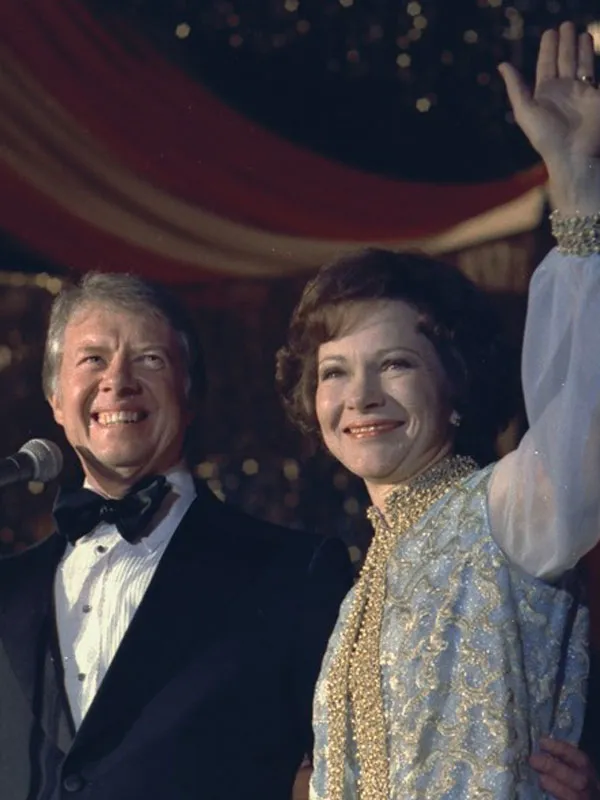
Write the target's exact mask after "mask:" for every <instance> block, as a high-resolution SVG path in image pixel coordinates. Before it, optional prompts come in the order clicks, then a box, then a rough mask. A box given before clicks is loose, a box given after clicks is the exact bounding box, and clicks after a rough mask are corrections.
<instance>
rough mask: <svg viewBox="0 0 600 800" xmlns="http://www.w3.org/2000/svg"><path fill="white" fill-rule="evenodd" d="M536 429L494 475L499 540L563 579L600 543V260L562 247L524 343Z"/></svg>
mask: <svg viewBox="0 0 600 800" xmlns="http://www.w3.org/2000/svg"><path fill="white" fill-rule="evenodd" d="M522 373H523V374H522V377H523V391H524V394H525V406H526V410H527V417H528V421H529V426H530V427H529V431H528V432H527V434H526V435H525V436H524V437H523V440H522V441H521V443H520V445H519V447H518V448H517V449H516V450H515V451H514V452H513V453H510V454H509V455H507V456H506V457H505V458H503V459H501V460H500V461H499V462H498V463H497V464H496V466H495V467H494V470H493V472H492V478H491V482H490V488H489V497H488V500H489V512H490V522H491V529H492V535H493V536H494V538H495V539H496V541H497V542H498V544H499V545H500V547H502V549H503V550H504V552H505V553H506V554H507V556H508V557H509V558H510V559H511V561H513V562H514V563H516V564H517V565H519V566H520V567H522V568H523V569H524V570H526V571H527V572H528V573H530V574H531V575H534V576H536V577H540V578H545V579H549V580H551V579H553V578H556V577H558V576H559V575H560V574H561V573H562V572H564V571H566V570H567V569H570V568H571V567H573V566H574V565H575V564H576V563H577V561H579V559H580V558H581V557H582V556H583V555H584V554H585V553H586V552H588V550H591V548H592V547H593V546H594V545H595V544H596V542H598V540H599V539H600V255H593V256H590V257H587V258H579V257H575V256H565V255H561V254H560V253H559V252H558V251H557V250H553V251H552V252H551V253H550V254H549V255H548V256H547V257H546V258H545V260H544V261H543V262H542V264H541V265H540V266H539V267H538V269H537V270H536V272H535V274H534V276H533V278H532V281H531V287H530V292H529V306H528V312H527V322H526V326H525V339H524V344H523V366H522Z"/></svg>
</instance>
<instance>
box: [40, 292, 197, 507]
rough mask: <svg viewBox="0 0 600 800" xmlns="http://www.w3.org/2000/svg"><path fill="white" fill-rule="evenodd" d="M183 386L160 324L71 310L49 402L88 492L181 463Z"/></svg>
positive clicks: (120, 312)
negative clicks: (60, 359)
mask: <svg viewBox="0 0 600 800" xmlns="http://www.w3.org/2000/svg"><path fill="white" fill-rule="evenodd" d="M185 385H186V375H185V369H184V364H183V358H182V353H181V348H180V345H179V342H178V340H177V336H176V334H175V333H174V331H173V330H172V329H171V328H170V327H169V326H168V325H167V323H166V322H165V321H164V320H162V319H160V318H158V317H155V316H154V315H152V314H151V313H131V312H129V311H126V310H124V309H119V308H118V307H115V308H110V307H106V306H100V305H97V304H88V305H85V306H83V307H82V308H80V309H79V310H78V311H76V312H75V314H74V316H73V317H72V318H71V320H70V321H69V322H68V323H67V326H66V329H65V334H64V341H63V356H62V362H61V366H60V370H59V373H58V376H57V381H56V389H55V393H54V395H53V396H52V397H51V398H50V405H51V407H52V410H53V412H54V418H55V420H56V421H57V422H58V424H59V425H62V427H63V428H64V430H65V434H66V437H67V439H68V441H69V443H70V444H71V446H72V447H73V448H74V449H75V451H76V453H77V455H78V457H79V460H80V461H81V464H82V466H83V469H84V472H85V474H86V477H87V479H88V481H89V482H90V484H91V485H92V487H94V488H96V489H99V490H101V491H102V492H103V493H105V494H111V495H119V494H122V493H123V492H124V491H126V490H127V488H128V487H129V486H131V485H132V484H133V483H135V482H136V481H137V480H139V479H140V478H141V477H143V476H145V475H149V474H159V473H161V474H162V473H164V472H166V471H167V470H168V469H170V468H171V467H173V466H175V465H176V464H177V463H179V462H180V461H181V458H182V450H183V440H184V436H185V432H186V429H187V426H188V425H189V423H190V421H191V417H192V415H191V411H190V408H189V404H188V402H187V400H186V393H185Z"/></svg>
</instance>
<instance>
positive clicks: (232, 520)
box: [199, 484, 339, 559]
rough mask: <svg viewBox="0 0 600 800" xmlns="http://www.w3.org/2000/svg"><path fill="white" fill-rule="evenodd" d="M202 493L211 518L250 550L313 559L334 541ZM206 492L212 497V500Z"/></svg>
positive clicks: (207, 490)
mask: <svg viewBox="0 0 600 800" xmlns="http://www.w3.org/2000/svg"><path fill="white" fill-rule="evenodd" d="M199 489H200V493H201V495H202V499H204V502H203V503H202V505H203V506H205V507H206V505H210V508H211V516H212V517H213V520H215V521H216V522H217V524H218V526H219V527H222V528H224V529H225V530H227V531H228V532H229V533H230V534H231V535H232V536H235V537H236V538H237V539H238V540H239V541H240V542H244V541H245V542H247V543H248V545H249V546H250V547H253V548H257V547H258V548H259V549H261V550H266V551H271V552H279V553H281V554H282V555H283V554H285V553H289V554H292V555H293V556H295V557H296V558H302V557H304V558H308V559H310V558H311V557H312V556H313V555H314V554H315V553H316V552H317V551H318V550H319V549H320V548H321V547H323V545H325V543H326V542H331V541H333V539H332V538H330V537H325V536H322V535H320V534H318V533H314V532H312V531H306V530H298V529H296V528H289V527H285V526H283V525H279V524H277V523H275V522H270V521H268V520H265V519H261V518H259V517H256V516H254V515H252V514H250V513H248V512H247V511H245V510H244V509H242V508H240V507H239V506H236V505H233V504H232V503H230V502H228V501H227V500H221V499H219V498H218V497H216V496H215V495H214V494H213V493H212V492H211V491H210V489H208V487H206V486H205V485H204V484H202V485H201V486H199ZM207 492H209V493H210V495H211V497H210V498H208V496H207V494H206V493H207ZM336 541H337V540H336ZM338 544H339V542H338Z"/></svg>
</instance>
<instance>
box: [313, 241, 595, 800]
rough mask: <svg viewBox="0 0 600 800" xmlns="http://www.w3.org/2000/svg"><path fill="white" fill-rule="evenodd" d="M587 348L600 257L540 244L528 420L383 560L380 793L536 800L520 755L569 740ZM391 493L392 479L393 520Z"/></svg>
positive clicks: (412, 799) (322, 700)
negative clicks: (543, 251) (548, 739)
mask: <svg viewBox="0 0 600 800" xmlns="http://www.w3.org/2000/svg"><path fill="white" fill-rule="evenodd" d="M599 354H600V257H598V256H591V257H589V258H575V257H569V256H563V255H560V254H559V253H558V252H557V251H553V252H552V253H551V254H550V255H549V256H548V257H547V258H546V259H545V261H544V262H543V264H542V265H541V266H540V267H539V268H538V270H537V271H536V273H535V275H534V279H533V281H532V287H531V291H530V304H529V315H528V321H527V329H526V335H525V344H524V358H523V382H524V390H525V397H526V405H527V412H528V417H529V422H530V426H531V427H530V430H529V432H528V433H527V435H526V436H525V437H524V439H523V441H522V442H521V444H520V446H519V448H518V449H517V450H516V451H515V452H514V453H512V454H510V455H509V456H507V457H505V458H504V459H502V460H501V461H499V462H498V463H497V464H496V465H494V466H491V467H488V468H486V469H484V470H480V471H478V472H475V473H473V474H472V475H471V476H469V477H468V478H466V479H464V480H463V481H462V482H461V483H460V485H459V486H458V488H455V489H452V490H450V491H449V492H448V493H447V494H446V495H445V496H444V497H443V498H442V499H441V500H438V501H437V502H436V503H435V504H434V505H433V506H432V507H431V508H430V509H429V510H428V511H427V512H426V513H425V515H424V516H423V517H421V519H420V520H419V522H418V523H417V524H416V525H415V526H414V527H413V528H412V529H411V530H410V531H408V533H404V534H402V536H399V537H398V539H397V541H396V544H395V547H394V549H393V552H392V555H391V557H390V558H389V561H388V564H387V577H386V599H385V603H384V613H383V624H382V631H381V637H380V675H381V687H382V699H383V710H384V716H385V723H386V731H387V752H388V768H389V786H390V800H534V798H535V800H538V799H539V798H543V797H545V796H546V795H544V793H543V792H542V790H541V789H540V788H539V785H538V782H537V778H536V776H535V773H534V772H533V770H532V769H531V768H530V767H529V765H528V758H529V756H530V754H531V753H532V752H533V751H535V749H536V744H537V742H538V741H539V739H540V737H541V736H548V735H550V736H556V737H560V738H562V739H565V740H567V741H570V742H573V743H576V742H577V741H578V739H579V736H580V733H581V727H582V722H583V715H584V711H585V690H586V679H587V670H588V654H587V627H588V615H587V610H586V609H585V607H584V605H583V604H582V603H581V597H580V594H579V589H578V581H577V580H576V576H575V573H574V569H573V568H574V567H575V565H576V564H577V561H578V560H579V559H580V558H581V556H582V555H583V554H584V553H585V552H587V551H588V550H589V549H591V547H592V546H593V545H594V544H595V543H596V541H597V540H598V538H600V355H599ZM394 502H395V497H394V492H393V491H392V493H391V494H390V495H388V497H387V498H386V518H387V520H388V524H390V525H391V526H392V527H393V525H394ZM371 519H372V521H373V522H374V524H375V526H377V525H379V524H386V523H385V521H384V517H383V515H382V514H378V513H374V512H372V513H371ZM352 594H353V593H352V592H351V593H350V595H349V596H348V597H347V598H346V600H345V602H344V605H343V606H342V609H341V612H340V616H339V619H338V622H337V625H336V628H335V630H334V633H333V635H332V638H331V640H330V643H329V647H328V650H327V653H326V655H325V658H324V661H323V666H322V670H321V676H320V678H319V682H318V685H317V690H316V695H315V701H314V731H315V750H314V772H313V777H312V781H311V798H312V800H327V798H328V769H327V768H328V728H327V686H328V672H329V669H330V666H331V662H332V658H333V657H334V655H335V653H336V648H337V646H338V643H339V640H340V634H341V632H342V630H343V628H344V625H345V619H346V617H347V614H348V611H349V608H350V604H351V602H352ZM348 732H349V735H348V736H347V748H346V759H345V784H344V800H356V799H357V798H359V797H360V794H359V791H358V788H357V781H358V779H359V773H360V768H359V765H358V762H357V758H356V753H355V745H354V744H353V741H352V717H351V713H350V712H348Z"/></svg>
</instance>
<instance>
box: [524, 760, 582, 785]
mask: <svg viewBox="0 0 600 800" xmlns="http://www.w3.org/2000/svg"><path fill="white" fill-rule="evenodd" d="M529 763H530V764H531V766H532V767H533V768H534V770H535V771H536V772H539V773H540V776H541V777H540V780H541V779H542V778H547V779H549V780H552V781H555V782H556V783H557V784H560V785H561V786H565V787H567V788H568V789H570V790H572V791H575V792H582V791H583V790H584V789H587V788H588V785H589V780H588V774H587V772H585V771H584V772H582V771H581V770H578V769H575V768H573V767H571V766H569V765H567V764H564V763H563V762H562V761H560V760H559V759H558V758H554V757H553V756H551V755H548V754H547V753H536V754H535V755H532V756H531V758H530V759H529Z"/></svg>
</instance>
